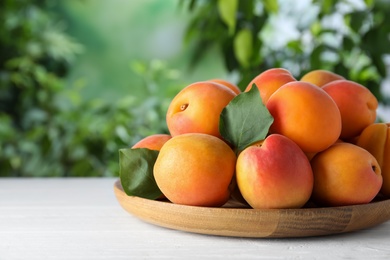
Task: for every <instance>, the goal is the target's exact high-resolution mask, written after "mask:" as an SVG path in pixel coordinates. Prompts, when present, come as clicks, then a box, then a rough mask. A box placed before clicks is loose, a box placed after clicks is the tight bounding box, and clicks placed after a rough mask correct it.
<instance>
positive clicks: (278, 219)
mask: <svg viewBox="0 0 390 260" xmlns="http://www.w3.org/2000/svg"><path fill="white" fill-rule="evenodd" d="M114 192H115V195H116V198H117V199H118V201H119V204H120V205H121V206H122V207H123V208H124V209H125V210H126V211H128V212H129V213H131V214H132V215H134V216H136V217H138V218H140V219H141V220H143V221H145V222H148V223H151V224H154V225H158V226H162V227H166V228H170V229H176V230H182V231H187V232H193V233H199V234H207V235H218V236H234V237H254V238H262V237H278V238H286V237H309V236H322V235H330V234H338V233H345V232H351V231H356V230H360V229H365V228H369V227H372V226H375V225H378V224H380V223H383V222H385V221H387V220H389V219H390V200H382V201H376V202H371V203H369V204H364V205H355V206H344V207H325V208H302V209H268V210H264V209H261V210H260V209H251V208H242V206H240V204H234V203H232V202H230V203H227V204H226V205H225V206H223V207H220V208H211V207H194V206H184V205H177V204H173V203H170V202H167V201H157V200H148V199H143V198H140V197H134V196H128V195H127V194H126V193H125V192H124V191H123V189H122V186H121V184H120V181H119V180H117V181H116V182H115V184H114Z"/></svg>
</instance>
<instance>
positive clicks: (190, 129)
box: [166, 81, 236, 138]
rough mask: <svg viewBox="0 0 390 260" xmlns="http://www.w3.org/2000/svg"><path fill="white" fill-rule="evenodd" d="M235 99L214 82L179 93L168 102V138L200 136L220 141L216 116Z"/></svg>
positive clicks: (204, 83)
mask: <svg viewBox="0 0 390 260" xmlns="http://www.w3.org/2000/svg"><path fill="white" fill-rule="evenodd" d="M235 96H236V93H234V92H233V90H231V89H229V88H227V87H225V86H222V85H220V84H218V83H215V82H205V81H203V82H196V83H193V84H191V85H188V86H187V87H185V88H184V89H182V90H181V91H180V92H179V93H178V94H177V95H176V96H175V97H174V98H173V99H172V101H171V103H170V105H169V107H168V111H167V114H166V122H167V126H168V129H169V132H170V134H171V136H176V135H180V134H185V133H204V134H209V135H214V136H217V137H219V138H221V135H220V133H219V116H220V114H221V112H222V110H223V108H224V107H225V106H227V105H228V104H229V102H230V101H231V100H232V99H233V98H234V97H235Z"/></svg>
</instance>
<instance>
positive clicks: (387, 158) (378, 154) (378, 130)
mask: <svg viewBox="0 0 390 260" xmlns="http://www.w3.org/2000/svg"><path fill="white" fill-rule="evenodd" d="M356 145H358V146H360V147H362V148H364V149H366V150H367V151H369V152H370V153H371V154H372V155H373V156H374V157H375V158H376V160H377V161H378V164H379V166H380V168H381V170H382V177H383V184H382V188H381V193H382V195H384V196H386V197H390V123H387V124H386V123H374V124H371V125H369V126H367V127H366V128H365V129H364V130H363V132H362V133H361V135H360V136H359V137H358V139H357V142H356Z"/></svg>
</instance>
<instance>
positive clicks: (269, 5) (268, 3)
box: [264, 0, 279, 13]
mask: <svg viewBox="0 0 390 260" xmlns="http://www.w3.org/2000/svg"><path fill="white" fill-rule="evenodd" d="M264 6H265V9H266V10H267V11H268V12H270V13H277V12H278V10H279V4H278V1H275V0H264Z"/></svg>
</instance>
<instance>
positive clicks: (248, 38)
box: [234, 29, 253, 68]
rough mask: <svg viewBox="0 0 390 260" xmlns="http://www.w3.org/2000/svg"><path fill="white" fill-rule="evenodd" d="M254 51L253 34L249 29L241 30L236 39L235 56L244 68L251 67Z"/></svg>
mask: <svg viewBox="0 0 390 260" xmlns="http://www.w3.org/2000/svg"><path fill="white" fill-rule="evenodd" d="M252 50H253V36H252V32H251V31H250V30H249V29H242V30H240V31H239V32H238V33H237V35H236V37H235V38H234V54H235V56H236V58H237V60H238V62H239V63H240V64H241V65H242V66H243V67H244V68H248V67H249V65H250V60H251V57H252Z"/></svg>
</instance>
